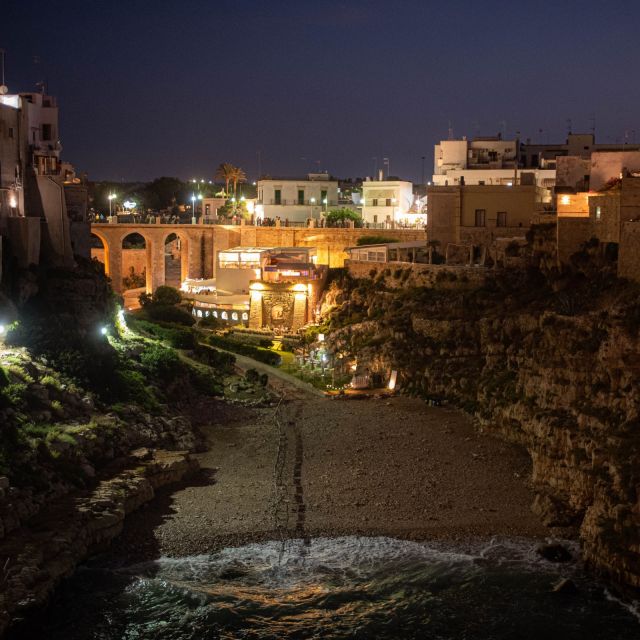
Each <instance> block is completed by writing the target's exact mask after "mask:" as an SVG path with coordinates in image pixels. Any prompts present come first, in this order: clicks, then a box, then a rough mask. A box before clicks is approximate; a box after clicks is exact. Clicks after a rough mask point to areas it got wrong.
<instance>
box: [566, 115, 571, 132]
mask: <svg viewBox="0 0 640 640" xmlns="http://www.w3.org/2000/svg"><path fill="white" fill-rule="evenodd" d="M567 134H568V135H571V118H567Z"/></svg>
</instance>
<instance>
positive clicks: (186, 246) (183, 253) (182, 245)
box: [161, 229, 191, 288]
mask: <svg viewBox="0 0 640 640" xmlns="http://www.w3.org/2000/svg"><path fill="white" fill-rule="evenodd" d="M174 239H175V240H177V242H178V244H179V251H180V275H179V278H178V280H179V282H178V284H177V286H178V288H179V287H180V285H181V284H182V283H183V282H184V281H185V280H186V279H187V278H188V277H189V255H190V249H191V243H190V239H189V234H188V233H187V232H186V231H185V230H183V229H168V230H166V232H165V233H164V234H163V237H162V241H161V246H162V248H163V251H164V253H165V263H164V264H165V272H164V284H166V283H167V282H168V280H169V277H170V274H169V273H167V266H168V263H167V260H166V255H167V253H166V248H167V246H168V245H169V244H170V243H171V242H173V241H174ZM171 284H172V285H175V284H176V283H175V282H172V283H171Z"/></svg>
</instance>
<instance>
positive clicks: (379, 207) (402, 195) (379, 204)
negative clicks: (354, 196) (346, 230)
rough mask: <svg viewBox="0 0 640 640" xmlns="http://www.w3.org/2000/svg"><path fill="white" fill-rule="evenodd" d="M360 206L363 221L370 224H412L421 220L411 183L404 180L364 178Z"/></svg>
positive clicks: (392, 225)
mask: <svg viewBox="0 0 640 640" xmlns="http://www.w3.org/2000/svg"><path fill="white" fill-rule="evenodd" d="M360 207H361V212H362V219H363V221H364V223H365V224H368V225H372V226H378V225H379V226H386V227H395V226H403V225H408V224H409V225H413V224H416V223H419V222H420V221H421V220H422V211H421V207H416V199H415V197H414V195H413V184H412V183H411V182H407V181H406V180H365V181H364V182H363V183H362V197H361V199H360Z"/></svg>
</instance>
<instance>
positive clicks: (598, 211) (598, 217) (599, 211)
mask: <svg viewBox="0 0 640 640" xmlns="http://www.w3.org/2000/svg"><path fill="white" fill-rule="evenodd" d="M601 218H602V207H596V220H597V221H598V222H600V220H601Z"/></svg>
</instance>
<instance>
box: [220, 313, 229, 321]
mask: <svg viewBox="0 0 640 640" xmlns="http://www.w3.org/2000/svg"><path fill="white" fill-rule="evenodd" d="M221 317H222V319H223V320H228V319H229V316H228V315H227V312H226V311H223V312H222V316H221Z"/></svg>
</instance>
